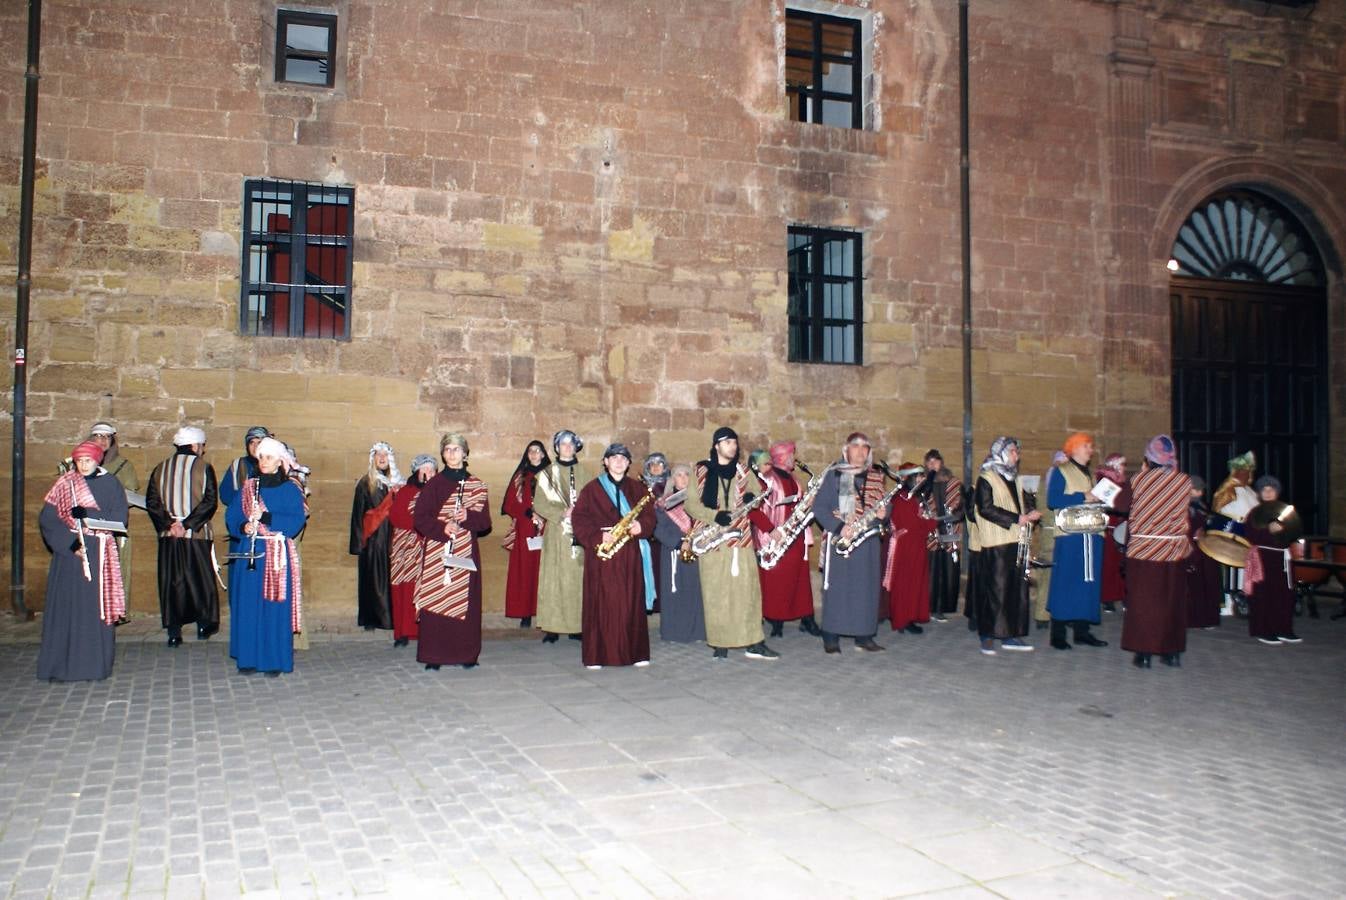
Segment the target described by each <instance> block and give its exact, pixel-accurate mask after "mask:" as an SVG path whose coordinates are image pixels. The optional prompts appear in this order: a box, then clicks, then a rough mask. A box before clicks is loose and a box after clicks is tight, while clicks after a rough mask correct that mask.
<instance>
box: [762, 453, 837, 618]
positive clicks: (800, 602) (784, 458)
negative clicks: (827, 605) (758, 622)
mask: <svg viewBox="0 0 1346 900" xmlns="http://www.w3.org/2000/svg"><path fill="white" fill-rule="evenodd" d="M768 462H769V464H768V465H765V466H762V467H761V468H759V469H758V473H759V477H760V478H761V479H762V484H763V489H764V490H766V491H767V493H768V494H770V497H769V498H768V499H767V501H766V502H765V503H764V504H763V505H761V506H759V507H757V508H756V509H754V510H753V511H752V512H751V513H749V514H748V518H749V520H750V521H751V522H752V526H753V529H752V533H753V540H754V541H755V542H756V544H757V549H758V550H759V551H760V550H761V549H762V548H763V547H765V546H766V545H767V543H768V542H769V541H770V540H771V539H772V536H773V535H774V534H776V529H777V528H779V527H780V526H781V525H783V524H784V523H785V521H786V520H787V519H789V518H790V516H791V515H793V513H794V511H795V507H796V506H798V505H799V503H800V502H802V500H803V495H804V490H803V488H801V487H800V486H799V481H798V479H796V478H795V475H794V468H795V445H794V442H793V441H778V442H776V443H774V444H772V445H771V449H770V450H769V451H768ZM810 502H812V500H810ZM810 543H812V532H811V531H810V530H809V528H808V527H807V526H806V527H805V528H804V531H803V532H802V533H801V534H799V535H797V536H796V537H795V539H794V542H793V543H791V544H790V547H789V549H787V550H786V551H785V553H784V554H782V555H781V557H780V560H779V561H778V562H777V563H776V565H775V566H773V567H772V568H770V569H760V572H761V576H760V577H761V582H762V617H763V618H765V619H766V620H767V621H768V622H770V623H771V636H772V637H781V636H782V635H783V634H784V630H785V623H786V622H791V621H794V620H795V619H798V620H799V630H800V631H804V632H807V633H809V634H811V635H813V636H814V637H818V636H820V635H821V634H822V629H820V628H819V627H818V623H817V621H816V620H815V619H814V618H813V581H812V577H811V576H810V574H809V550H808V548H809V544H810Z"/></svg>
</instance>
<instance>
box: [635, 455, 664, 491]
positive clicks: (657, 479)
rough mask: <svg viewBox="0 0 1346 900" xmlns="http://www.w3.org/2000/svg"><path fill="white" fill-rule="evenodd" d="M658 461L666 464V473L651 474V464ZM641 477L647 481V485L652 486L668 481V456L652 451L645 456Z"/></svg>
mask: <svg viewBox="0 0 1346 900" xmlns="http://www.w3.org/2000/svg"><path fill="white" fill-rule="evenodd" d="M657 462H661V463H663V464H664V474H662V475H651V474H650V466H651V465H653V464H654V463H657ZM640 477H641V480H643V481H644V482H645V486H646V487H650V488H652V487H654V486H655V485H659V484H663V483H665V482H666V481H668V457H667V456H664V454H662V453H651V454H650V455H649V456H647V457H645V464H644V465H643V466H642V467H641V470H640Z"/></svg>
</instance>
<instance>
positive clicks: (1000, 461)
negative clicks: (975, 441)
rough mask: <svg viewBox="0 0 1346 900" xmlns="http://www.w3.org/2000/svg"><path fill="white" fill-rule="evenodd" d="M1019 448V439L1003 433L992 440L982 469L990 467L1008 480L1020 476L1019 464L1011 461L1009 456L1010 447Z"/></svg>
mask: <svg viewBox="0 0 1346 900" xmlns="http://www.w3.org/2000/svg"><path fill="white" fill-rule="evenodd" d="M1011 448H1013V449H1015V450H1017V449H1019V439H1018V438H1016V437H1010V436H1009V435H1007V434H1002V435H1001V436H1000V437H998V438H996V439H995V440H994V441H992V442H991V450H990V452H989V453H987V454H986V459H984V460H982V464H981V470H982V471H983V472H985V471H987V470H988V469H989V470H991V471H993V472H995V473H996V474H997V475H999V476H1000V477H1001V478H1004V479H1005V480H1007V481H1013V480H1014V479H1015V478H1017V477H1018V476H1019V467H1018V465H1016V464H1014V463H1011V462H1010V458H1009V453H1010V449H1011Z"/></svg>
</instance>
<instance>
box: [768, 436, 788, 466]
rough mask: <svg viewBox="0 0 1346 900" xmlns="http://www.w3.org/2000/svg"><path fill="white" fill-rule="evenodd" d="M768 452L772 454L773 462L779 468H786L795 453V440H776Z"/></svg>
mask: <svg viewBox="0 0 1346 900" xmlns="http://www.w3.org/2000/svg"><path fill="white" fill-rule="evenodd" d="M767 452H768V453H770V454H771V464H772V465H773V466H775V467H776V468H778V469H784V468H785V464H786V463H787V462H789V461H790V457H792V456H794V455H795V442H794V441H776V443H774V444H772V445H771V449H770V450H768V451H767Z"/></svg>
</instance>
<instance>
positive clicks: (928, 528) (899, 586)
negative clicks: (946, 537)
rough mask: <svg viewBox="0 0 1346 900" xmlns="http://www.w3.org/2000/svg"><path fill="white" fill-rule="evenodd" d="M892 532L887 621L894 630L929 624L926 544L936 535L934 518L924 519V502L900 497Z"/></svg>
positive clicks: (892, 515)
mask: <svg viewBox="0 0 1346 900" xmlns="http://www.w3.org/2000/svg"><path fill="white" fill-rule="evenodd" d="M889 516H890V518H891V521H892V529H893V530H892V532H891V534H890V536H889V538H888V556H887V560H886V561H885V563H884V586H885V587H886V588H887V589H888V620H889V622H890V623H891V624H892V627H893V630H894V631H900V630H901V629H903V628H906V627H907V626H908V625H910V624H912V623H913V622H929V621H930V556H929V554H928V553H927V552H926V548H927V542H928V539H929V537H930V535H931V534H932V533H934V531H935V528H936V525H937V523H936V522H935V520H934V519H927V518H923V517H922V516H921V501H920V500H918V499H915V498H910V497H904V496H903V495H901V494H898V495H897V496H895V497H894V498H893V501H892V511H891V512H890V513H889Z"/></svg>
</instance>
